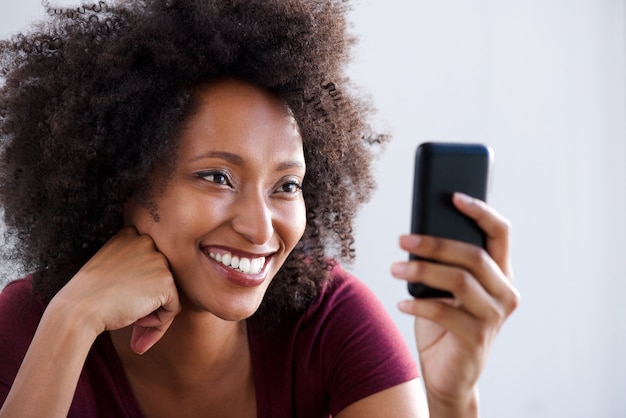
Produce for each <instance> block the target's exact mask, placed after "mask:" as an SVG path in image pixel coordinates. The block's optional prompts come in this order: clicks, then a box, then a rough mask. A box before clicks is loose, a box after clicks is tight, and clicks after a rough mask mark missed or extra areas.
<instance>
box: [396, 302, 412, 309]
mask: <svg viewBox="0 0 626 418" xmlns="http://www.w3.org/2000/svg"><path fill="white" fill-rule="evenodd" d="M410 308H411V302H410V301H408V300H402V301H400V302H398V309H400V310H401V311H402V312H407V311H408V310H409V309H410Z"/></svg>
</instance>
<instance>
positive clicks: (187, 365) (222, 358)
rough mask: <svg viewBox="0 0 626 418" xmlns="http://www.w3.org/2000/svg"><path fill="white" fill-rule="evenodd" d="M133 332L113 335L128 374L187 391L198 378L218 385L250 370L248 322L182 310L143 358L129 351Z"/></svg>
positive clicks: (124, 331)
mask: <svg viewBox="0 0 626 418" xmlns="http://www.w3.org/2000/svg"><path fill="white" fill-rule="evenodd" d="M131 332H132V327H128V328H124V329H121V330H118V331H114V332H111V338H112V340H113V344H114V346H115V349H116V351H117V352H118V354H119V356H120V359H121V360H122V363H123V365H124V369H125V370H126V373H127V374H128V375H136V376H143V377H144V378H146V377H147V378H149V379H153V382H155V383H156V382H159V381H162V382H167V384H168V385H170V387H172V386H177V387H180V388H181V389H184V388H185V387H187V386H189V385H193V384H194V383H195V382H197V381H198V379H202V380H203V381H205V382H206V381H215V382H219V381H220V380H221V379H223V377H224V376H225V375H232V374H233V372H234V371H236V370H238V369H240V368H241V369H242V372H243V371H244V370H249V367H250V353H249V347H248V335H247V330H246V322H245V321H236V322H235V321H224V320H222V319H220V318H217V317H215V316H214V315H211V314H208V313H195V312H190V311H185V310H183V311H182V312H181V313H180V314H179V315H178V316H177V317H176V319H175V320H174V321H173V322H172V325H171V326H170V328H169V329H168V331H167V332H166V333H165V335H164V336H163V338H162V339H161V340H160V341H159V342H157V343H156V344H155V345H154V347H152V348H151V349H150V350H149V351H148V352H147V353H145V354H143V355H141V356H140V355H138V354H135V353H133V352H132V351H131V350H130V335H131ZM162 379H164V380H162Z"/></svg>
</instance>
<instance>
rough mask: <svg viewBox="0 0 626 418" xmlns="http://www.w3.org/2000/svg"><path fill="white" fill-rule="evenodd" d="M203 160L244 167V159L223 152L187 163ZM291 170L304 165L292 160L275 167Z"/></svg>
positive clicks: (200, 156)
mask: <svg viewBox="0 0 626 418" xmlns="http://www.w3.org/2000/svg"><path fill="white" fill-rule="evenodd" d="M205 158H219V159H222V160H226V161H228V162H230V163H232V164H235V165H237V166H243V165H244V159H243V158H241V157H240V156H239V155H237V154H233V153H231V152H224V151H209V152H207V153H204V154H201V155H198V156H196V157H193V158H191V159H190V160H189V162H196V161H198V160H202V159H205ZM292 168H301V169H304V168H305V165H304V164H303V163H302V162H301V161H297V160H292V161H283V162H281V163H280V164H278V166H277V167H276V170H277V171H285V170H290V169H292Z"/></svg>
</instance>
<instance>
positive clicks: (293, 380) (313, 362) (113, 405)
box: [0, 268, 418, 418]
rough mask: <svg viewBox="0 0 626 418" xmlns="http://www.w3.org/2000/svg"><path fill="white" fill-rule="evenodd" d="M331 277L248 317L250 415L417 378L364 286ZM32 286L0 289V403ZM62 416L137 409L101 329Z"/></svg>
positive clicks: (338, 402)
mask: <svg viewBox="0 0 626 418" xmlns="http://www.w3.org/2000/svg"><path fill="white" fill-rule="evenodd" d="M333 276H334V277H333V280H332V281H331V282H330V284H328V285H327V286H325V287H324V289H323V291H322V292H321V293H320V295H319V296H318V298H317V299H316V300H315V301H314V302H313V303H312V304H311V305H310V306H309V307H308V308H307V310H306V311H305V312H303V313H302V314H300V315H297V316H296V315H294V316H293V317H290V318H285V319H283V321H282V322H281V323H280V325H279V326H278V327H274V328H273V329H269V330H268V329H265V328H264V327H263V324H262V322H261V321H259V320H257V319H255V318H252V319H250V320H248V336H249V344H250V351H251V353H252V367H253V375H254V382H255V388H256V397H257V415H258V417H259V418H280V417H285V418H295V417H304V418H318V417H330V416H332V415H335V414H337V413H338V412H339V411H341V410H342V409H343V408H345V407H346V406H348V405H350V404H352V403H354V402H356V401H358V400H359V399H362V398H364V397H366V396H368V395H371V394H373V393H376V392H379V391H381V390H384V389H387V388H390V387H392V386H395V385H397V384H400V383H403V382H406V381H408V380H411V379H414V378H416V377H418V371H417V366H416V363H415V361H414V359H413V358H412V355H411V353H410V351H409V350H408V348H407V346H406V344H405V342H404V340H403V338H402V336H401V335H400V333H399V331H398V330H397V328H396V327H395V325H394V323H393V322H392V321H391V319H390V317H389V316H388V314H387V312H386V311H385V309H384V308H383V306H382V305H381V303H380V302H379V301H378V299H377V298H376V297H375V296H374V295H373V294H372V292H371V291H370V290H369V288H367V287H366V286H365V285H364V284H363V283H362V282H360V281H359V280H357V279H356V278H354V277H353V276H351V275H350V274H348V273H346V272H345V271H343V270H341V269H339V268H337V269H335V270H334V271H333ZM31 290H32V285H31V281H30V279H28V278H26V279H22V280H17V281H15V282H12V283H10V284H8V285H7V286H6V287H5V289H4V290H3V291H2V293H0V403H2V402H4V400H5V399H6V397H7V394H8V392H9V390H10V387H11V384H12V382H13V380H14V378H15V375H16V374H17V371H18V369H19V366H20V364H21V362H22V359H23V358H24V355H25V354H26V350H27V349H28V346H29V344H30V342H31V340H32V337H33V335H34V333H35V330H36V328H37V324H38V323H39V320H40V319H41V316H42V314H43V311H44V308H45V306H44V305H42V304H41V303H39V302H37V301H36V300H35V299H34V298H33V297H32V296H31ZM50 361H56V360H55V359H50ZM207 390H210V388H207ZM68 416H69V417H76V418H89V417H115V418H122V417H129V418H130V417H132V418H137V417H143V415H142V413H141V411H140V409H139V406H138V404H137V401H136V400H135V398H134V396H133V393H132V391H131V389H130V385H129V383H128V380H127V379H126V375H125V372H124V369H123V367H122V364H121V362H120V359H119V357H118V355H117V353H116V351H115V349H114V348H113V344H112V342H111V338H110V335H109V334H108V333H103V334H102V335H100V336H99V337H98V339H97V340H96V342H95V343H94V345H93V347H92V349H91V351H90V353H89V356H88V357H87V360H86V362H85V366H84V368H83V371H82V373H81V376H80V379H79V382H78V386H77V388H76V393H75V395H74V400H73V403H72V406H71V408H70V412H69V415H68Z"/></svg>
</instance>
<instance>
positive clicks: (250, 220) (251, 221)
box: [231, 190, 274, 245]
mask: <svg viewBox="0 0 626 418" xmlns="http://www.w3.org/2000/svg"><path fill="white" fill-rule="evenodd" d="M272 220H273V219H272V210H271V208H270V206H269V204H268V202H267V198H266V196H265V195H264V194H263V193H262V192H261V191H258V190H250V191H248V192H246V193H242V194H241V196H240V198H239V199H238V200H237V208H236V210H235V216H233V218H232V222H231V224H232V227H233V229H234V230H235V231H237V233H239V234H240V235H242V236H244V237H245V238H246V239H247V240H248V241H250V242H252V243H254V244H256V245H263V244H265V243H267V242H268V241H269V240H270V238H271V237H272V235H273V234H274V225H273V222H272Z"/></svg>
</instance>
